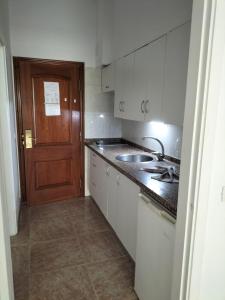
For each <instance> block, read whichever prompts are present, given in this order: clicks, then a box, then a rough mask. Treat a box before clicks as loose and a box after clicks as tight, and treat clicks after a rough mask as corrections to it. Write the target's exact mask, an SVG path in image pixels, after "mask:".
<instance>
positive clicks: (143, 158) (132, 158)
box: [116, 154, 153, 163]
mask: <svg viewBox="0 0 225 300" xmlns="http://www.w3.org/2000/svg"><path fill="white" fill-rule="evenodd" d="M116 159H117V160H120V161H124V162H131V163H140V162H149V161H152V160H153V157H151V156H148V155H144V154H123V155H118V156H116Z"/></svg>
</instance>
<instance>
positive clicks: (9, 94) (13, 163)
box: [0, 0, 20, 234]
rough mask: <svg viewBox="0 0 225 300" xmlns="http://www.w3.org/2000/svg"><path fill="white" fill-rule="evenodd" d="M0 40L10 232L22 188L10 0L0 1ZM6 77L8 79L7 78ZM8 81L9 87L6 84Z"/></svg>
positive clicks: (14, 225) (1, 109)
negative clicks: (3, 50)
mask: <svg viewBox="0 0 225 300" xmlns="http://www.w3.org/2000/svg"><path fill="white" fill-rule="evenodd" d="M0 40H1V43H2V45H4V46H5V48H6V65H1V76H4V72H3V69H6V72H7V78H4V77H1V87H0V88H1V106H0V122H1V128H2V131H3V134H4V145H3V147H4V152H2V153H1V156H3V157H4V162H5V166H4V168H5V169H4V171H5V179H6V195H5V196H6V197H7V205H8V212H9V225H10V233H11V234H15V233H16V232H17V222H16V219H17V216H18V209H19V204H20V188H19V174H18V163H17V162H18V160H17V146H16V129H15V114H14V95H13V80H12V64H11V51H10V40H9V24H8V1H6V0H4V1H0ZM5 79H6V80H5ZM7 83H8V89H7V90H5V85H7Z"/></svg>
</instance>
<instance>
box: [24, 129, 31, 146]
mask: <svg viewBox="0 0 225 300" xmlns="http://www.w3.org/2000/svg"><path fill="white" fill-rule="evenodd" d="M32 140H33V139H32V130H31V129H26V130H25V148H26V149H31V148H33V142H32Z"/></svg>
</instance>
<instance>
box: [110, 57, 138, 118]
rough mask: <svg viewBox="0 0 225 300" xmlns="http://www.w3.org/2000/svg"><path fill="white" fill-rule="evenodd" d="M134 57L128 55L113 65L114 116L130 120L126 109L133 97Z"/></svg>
mask: <svg viewBox="0 0 225 300" xmlns="http://www.w3.org/2000/svg"><path fill="white" fill-rule="evenodd" d="M133 65H134V55H133V54H130V55H128V56H126V57H123V58H121V59H120V60H118V61H117V62H116V63H115V68H116V69H115V102H114V116H115V117H117V118H123V119H130V116H129V112H128V108H129V106H130V102H131V101H132V100H131V99H132V97H133V88H132V85H133Z"/></svg>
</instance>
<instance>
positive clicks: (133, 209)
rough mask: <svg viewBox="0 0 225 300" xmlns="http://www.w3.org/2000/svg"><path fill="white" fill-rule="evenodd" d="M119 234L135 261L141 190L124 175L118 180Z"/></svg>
mask: <svg viewBox="0 0 225 300" xmlns="http://www.w3.org/2000/svg"><path fill="white" fill-rule="evenodd" d="M117 188H118V191H117V201H118V208H117V212H118V214H117V234H118V237H119V238H120V240H121V242H122V243H123V245H124V246H125V248H126V249H127V251H128V252H129V254H130V255H131V257H132V258H133V259H134V260H135V256H136V236H137V206H138V193H139V190H140V188H139V187H138V186H137V185H136V184H134V183H133V182H132V181H131V180H129V179H128V178H127V177H125V176H124V175H122V174H120V175H119V178H118V179H117Z"/></svg>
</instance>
